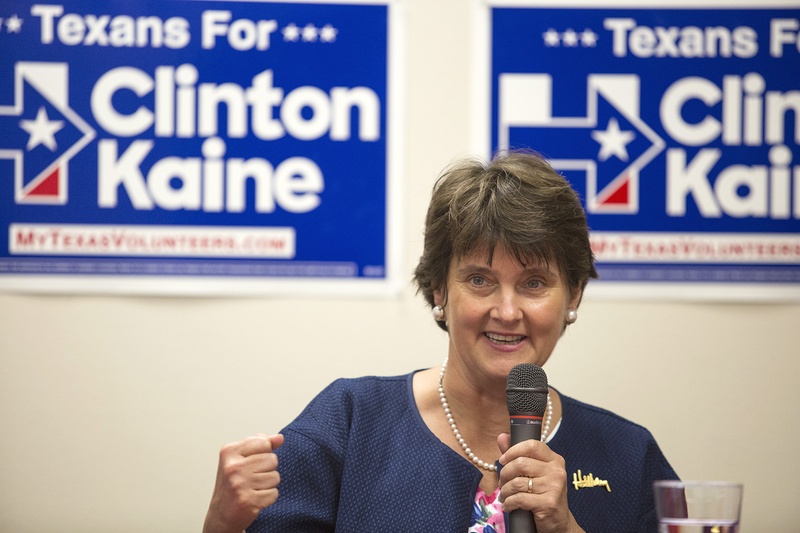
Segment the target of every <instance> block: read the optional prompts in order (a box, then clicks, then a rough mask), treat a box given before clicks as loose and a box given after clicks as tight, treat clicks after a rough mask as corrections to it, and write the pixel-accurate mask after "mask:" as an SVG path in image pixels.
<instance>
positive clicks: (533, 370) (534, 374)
mask: <svg viewBox="0 0 800 533" xmlns="http://www.w3.org/2000/svg"><path fill="white" fill-rule="evenodd" d="M547 391H548V389H547V374H545V373H544V370H542V367H540V366H538V365H534V364H531V363H522V364H519V365H517V366H515V367H514V368H512V369H511V372H509V373H508V380H507V381H506V405H507V406H508V413H509V414H510V415H521V414H527V415H532V416H542V415H544V411H545V409H546V408H547Z"/></svg>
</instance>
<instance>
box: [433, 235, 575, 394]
mask: <svg viewBox="0 0 800 533" xmlns="http://www.w3.org/2000/svg"><path fill="white" fill-rule="evenodd" d="M486 259H487V254H486V253H485V252H476V253H473V254H471V255H468V256H466V257H464V258H462V259H461V260H458V259H454V260H453V261H452V262H451V264H450V268H449V271H448V275H447V297H446V301H444V294H442V293H441V292H436V293H435V294H434V300H435V303H436V304H437V305H443V304H444V308H445V318H446V320H447V329H448V331H449V333H450V348H449V351H450V354H449V358H450V364H451V365H453V364H457V365H463V371H465V372H470V373H472V374H473V375H475V376H480V377H485V378H487V379H489V380H495V379H497V380H500V379H502V380H503V381H505V379H506V376H507V375H508V372H509V371H510V370H511V368H513V367H514V366H515V365H517V364H520V363H534V364H537V365H539V366H542V365H544V363H545V362H546V361H547V360H548V358H549V357H550V354H551V353H552V351H553V348H555V345H556V342H558V339H559V338H560V337H561V333H562V331H563V327H564V324H565V321H566V314H567V310H568V309H570V308H576V307H577V305H578V302H579V301H580V291H576V294H570V291H569V289H568V287H567V286H566V284H565V282H564V280H563V279H562V277H561V274H560V273H559V271H558V269H557V268H555V265H551V266H550V267H548V266H545V265H541V264H532V265H526V266H523V265H521V264H520V263H519V262H518V261H517V260H516V259H515V258H514V256H513V255H509V254H508V253H507V252H506V251H505V250H504V249H503V247H502V246H498V247H497V248H496V249H495V251H494V255H493V258H492V264H491V265H489V264H488V263H487V262H486Z"/></svg>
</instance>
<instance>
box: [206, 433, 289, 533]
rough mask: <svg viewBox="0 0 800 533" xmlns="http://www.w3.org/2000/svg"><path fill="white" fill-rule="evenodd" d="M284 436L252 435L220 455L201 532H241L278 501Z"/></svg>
mask: <svg viewBox="0 0 800 533" xmlns="http://www.w3.org/2000/svg"><path fill="white" fill-rule="evenodd" d="M281 444H283V435H261V434H259V435H254V436H252V437H247V438H246V439H244V440H241V441H239V442H233V443H230V444H227V445H225V446H224V447H223V448H222V449H221V450H220V452H219V466H218V468H217V480H216V483H215V485H214V493H213V494H212V495H211V503H210V505H209V506H208V513H207V514H206V520H205V524H204V525H203V533H229V532H230V533H234V532H235V533H241V531H242V530H243V529H245V528H246V527H247V526H249V525H250V524H251V523H252V522H253V520H255V518H256V516H258V513H259V511H261V509H263V508H264V507H269V506H270V505H272V504H273V503H275V501H276V500H277V499H278V488H277V487H278V483H279V482H280V474H278V470H277V468H278V457H277V456H276V455H275V454H274V453H273V452H274V451H275V450H276V449H277V448H278V447H279V446H280V445H281Z"/></svg>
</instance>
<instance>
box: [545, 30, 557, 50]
mask: <svg viewBox="0 0 800 533" xmlns="http://www.w3.org/2000/svg"><path fill="white" fill-rule="evenodd" d="M542 39H544V44H545V45H546V46H550V47H553V46H558V45H559V44H561V37H559V36H558V32H557V31H556V30H554V29H553V28H548V30H547V31H546V32H544V33H543V34H542Z"/></svg>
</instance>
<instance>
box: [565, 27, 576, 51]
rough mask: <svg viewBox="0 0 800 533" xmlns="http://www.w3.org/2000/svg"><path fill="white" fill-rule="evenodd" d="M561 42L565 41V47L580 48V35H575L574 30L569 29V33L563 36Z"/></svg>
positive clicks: (566, 32)
mask: <svg viewBox="0 0 800 533" xmlns="http://www.w3.org/2000/svg"><path fill="white" fill-rule="evenodd" d="M561 40H562V41H563V43H564V46H568V47H570V48H572V47H574V46H578V34H577V33H575V30H573V29H572V28H567V31H565V32H564V33H563V34H562V35H561Z"/></svg>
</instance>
